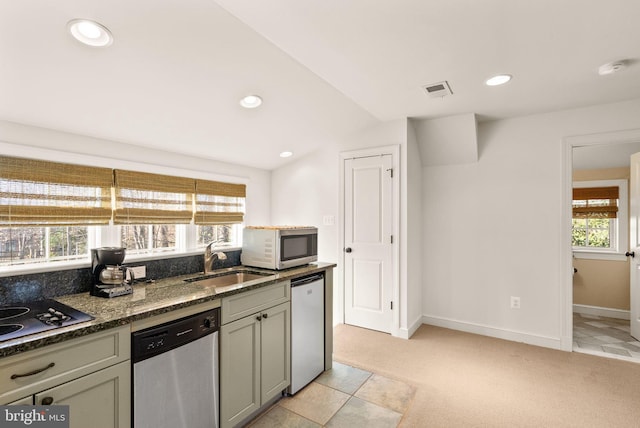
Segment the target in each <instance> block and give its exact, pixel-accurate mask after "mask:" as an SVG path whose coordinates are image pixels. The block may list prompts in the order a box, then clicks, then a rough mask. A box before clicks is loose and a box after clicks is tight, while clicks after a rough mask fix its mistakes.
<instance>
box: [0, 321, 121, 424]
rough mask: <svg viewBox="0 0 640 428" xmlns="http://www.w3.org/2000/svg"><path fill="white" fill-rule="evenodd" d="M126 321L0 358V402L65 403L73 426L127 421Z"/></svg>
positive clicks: (18, 403)
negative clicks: (104, 329) (109, 328)
mask: <svg viewBox="0 0 640 428" xmlns="http://www.w3.org/2000/svg"><path fill="white" fill-rule="evenodd" d="M130 331H131V330H130V326H128V325H126V326H122V327H118V328H115V329H111V330H106V331H103V332H99V333H94V334H90V335H87V336H84V337H81V338H77V339H72V340H68V341H66V342H62V343H58V344H55V345H49V346H45V347H43V348H40V349H36V350H33V351H27V352H23V353H20V354H17V355H13V356H10V357H6V358H3V359H0V380H1V381H0V403H3V404H12V405H20V404H36V405H49V404H53V405H55V404H65V405H69V413H70V414H69V419H70V421H69V422H70V427H71V428H84V427H87V426H92V427H98V428H127V427H129V426H130V425H131V365H130V355H131V350H130Z"/></svg>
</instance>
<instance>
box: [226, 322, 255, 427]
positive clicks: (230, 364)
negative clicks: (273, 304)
mask: <svg viewBox="0 0 640 428" xmlns="http://www.w3.org/2000/svg"><path fill="white" fill-rule="evenodd" d="M259 319H260V314H254V315H251V316H248V317H245V318H242V319H239V320H238V321H234V322H232V323H229V324H225V325H223V326H222V327H220V426H221V428H227V427H232V426H234V425H236V424H238V423H240V422H241V421H242V420H243V419H245V418H246V417H247V416H249V415H250V414H251V413H252V412H254V411H255V410H257V409H258V408H259V407H260V404H261V403H260V321H259Z"/></svg>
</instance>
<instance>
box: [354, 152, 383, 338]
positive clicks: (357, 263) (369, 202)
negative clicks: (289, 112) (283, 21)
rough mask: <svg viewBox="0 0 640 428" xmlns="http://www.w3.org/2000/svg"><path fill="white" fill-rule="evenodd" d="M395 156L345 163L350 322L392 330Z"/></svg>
mask: <svg viewBox="0 0 640 428" xmlns="http://www.w3.org/2000/svg"><path fill="white" fill-rule="evenodd" d="M392 166H393V158H392V156H391V155H382V156H372V157H363V158H356V159H346V160H345V164H344V168H345V169H344V186H345V189H344V195H345V201H344V207H345V221H344V247H345V253H344V276H345V277H344V290H345V296H344V297H345V298H344V301H345V323H346V324H352V325H356V326H359V327H365V328H370V329H373V330H378V331H383V332H387V333H389V332H391V327H392V321H393V316H392V314H393V313H392V310H391V304H392V293H393V244H392V239H393V238H392V227H393V218H392V213H393V209H392V207H393V200H392V189H393V186H392V180H393V178H392V176H393V171H392Z"/></svg>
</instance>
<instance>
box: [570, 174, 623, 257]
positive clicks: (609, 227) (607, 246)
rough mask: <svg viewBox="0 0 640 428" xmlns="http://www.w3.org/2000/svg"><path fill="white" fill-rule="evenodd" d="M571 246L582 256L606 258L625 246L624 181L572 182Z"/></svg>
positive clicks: (616, 253) (621, 251)
mask: <svg viewBox="0 0 640 428" xmlns="http://www.w3.org/2000/svg"><path fill="white" fill-rule="evenodd" d="M573 187H574V188H573V207H572V208H573V209H572V210H573V219H572V246H573V250H574V254H576V256H577V257H583V258H608V257H606V256H607V255H620V254H621V253H624V252H625V251H626V248H627V241H628V240H627V230H628V225H627V218H628V214H627V210H628V208H627V182H626V180H603V181H583V182H574V186H573Z"/></svg>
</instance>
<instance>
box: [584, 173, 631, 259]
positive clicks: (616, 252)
mask: <svg viewBox="0 0 640 428" xmlns="http://www.w3.org/2000/svg"><path fill="white" fill-rule="evenodd" d="M611 186H617V187H618V189H619V199H618V218H617V223H618V227H617V228H616V229H617V231H616V232H617V233H616V237H615V241H616V242H615V248H614V249H612V250H596V249H593V250H587V249H576V248H575V247H574V248H573V256H574V257H575V258H577V259H591V260H614V261H626V260H627V257H626V256H625V255H624V254H625V253H626V252H627V249H628V247H629V190H628V188H629V183H628V181H627V180H593V181H574V182H573V187H574V188H583V187H611Z"/></svg>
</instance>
